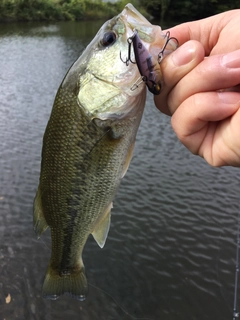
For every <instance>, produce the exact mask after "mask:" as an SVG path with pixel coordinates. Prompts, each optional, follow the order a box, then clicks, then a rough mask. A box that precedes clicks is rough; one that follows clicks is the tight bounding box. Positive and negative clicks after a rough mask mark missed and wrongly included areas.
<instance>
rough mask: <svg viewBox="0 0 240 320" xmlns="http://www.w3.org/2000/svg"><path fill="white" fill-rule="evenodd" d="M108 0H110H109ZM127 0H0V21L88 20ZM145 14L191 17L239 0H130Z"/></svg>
mask: <svg viewBox="0 0 240 320" xmlns="http://www.w3.org/2000/svg"><path fill="white" fill-rule="evenodd" d="M109 1H110V0H109ZM130 1H131V0H129V1H127V0H119V1H117V2H103V1H101V0H0V22H1V21H31V20H92V19H95V20H96V19H108V18H111V17H113V16H114V15H116V14H118V13H119V12H120V11H121V10H122V9H123V7H124V5H125V4H127V3H128V2H130ZM131 2H132V4H133V5H134V6H135V7H136V8H137V9H138V10H139V11H140V12H141V13H142V14H143V15H144V16H146V17H147V18H150V17H151V16H152V17H153V18H156V19H158V20H161V21H163V20H164V19H172V20H176V21H180V20H184V21H186V20H193V19H199V18H203V17H206V16H210V15H213V14H215V13H219V12H222V11H226V10H229V9H234V8H238V6H239V0H228V1H226V0H151V1H149V0H133V1H131Z"/></svg>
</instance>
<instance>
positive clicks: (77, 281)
mask: <svg viewBox="0 0 240 320" xmlns="http://www.w3.org/2000/svg"><path fill="white" fill-rule="evenodd" d="M87 287H88V285H87V278H86V276H85V272H84V267H83V268H82V269H80V270H77V271H75V272H73V273H71V274H67V275H62V276H61V275H59V273H58V272H57V271H55V270H54V269H53V268H52V267H51V265H49V266H48V269H47V273H46V276H45V279H44V282H43V287H42V295H43V297H44V298H47V299H52V300H56V299H57V298H58V297H59V296H60V295H63V294H67V295H69V296H71V297H72V298H75V299H78V300H80V301H83V300H85V299H86V294H87Z"/></svg>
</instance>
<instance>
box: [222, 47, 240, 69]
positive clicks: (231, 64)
mask: <svg viewBox="0 0 240 320" xmlns="http://www.w3.org/2000/svg"><path fill="white" fill-rule="evenodd" d="M222 65H223V66H225V67H227V68H240V56H239V50H238V51H233V52H230V53H227V54H225V55H224V56H223V57H222Z"/></svg>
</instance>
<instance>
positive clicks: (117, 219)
mask: <svg viewBox="0 0 240 320" xmlns="http://www.w3.org/2000/svg"><path fill="white" fill-rule="evenodd" d="M101 24H102V22H61V23H51V24H47V23H24V24H7V25H5V24H4V25H0V182H1V183H0V319H1V320H3V319H5V320H15V319H20V320H31V319H33V320H55V319H57V320H65V319H71V320H76V319H81V320H99V319H100V320H101V319H103V320H131V319H142V320H143V319H145V320H147V319H148V320H159V319H161V320H186V319H191V320H203V319H204V320H205V319H211V320H212V319H218V320H226V319H231V318H232V308H233V298H234V280H235V263H236V262H235V256H236V254H235V252H236V235H237V217H238V212H239V170H238V169H236V168H231V167H224V168H212V167H210V166H209V165H208V164H206V163H205V161H204V160H203V159H201V158H199V157H196V156H194V155H192V154H190V152H189V151H188V150H186V149H185V147H184V146H182V145H181V143H180V142H179V141H178V139H177V138H176V136H175V134H174V132H173V131H172V128H171V125H170V119H169V118H168V117H167V116H165V115H163V114H161V113H160V112H159V111H158V110H157V109H156V108H155V106H154V104H153V99H152V96H151V95H149V96H148V98H147V103H146V108H145V112H144V116H143V120H142V123H141V125H140V128H139V132H138V135H137V141H136V147H135V151H134V157H133V160H132V163H131V165H130V168H129V171H128V173H127V174H126V176H125V177H124V179H123V181H122V183H121V186H120V189H119V191H118V193H117V196H116V198H115V201H114V208H113V210H112V222H111V228H110V232H109V236H108V239H107V242H106V245H105V247H104V248H103V249H100V248H99V247H98V245H97V244H96V242H95V241H94V240H93V238H92V237H91V236H90V237H89V240H88V242H87V244H86V246H85V249H84V254H83V260H84V263H85V267H86V273H87V277H88V281H89V283H90V285H89V294H88V297H87V299H86V301H84V302H79V301H77V300H74V299H71V298H69V297H67V296H63V297H60V298H59V299H58V300H56V301H49V300H46V299H43V298H42V296H41V286H42V283H43V278H44V275H45V272H46V268H47V265H48V261H49V257H50V249H49V248H50V243H51V242H50V233H49V230H48V231H47V232H46V233H45V234H43V235H42V236H41V238H40V239H39V240H38V239H37V237H36V235H35V233H34V231H33V224H32V213H33V199H34V196H35V193H36V190H37V186H38V179H39V172H40V160H41V147H42V137H43V133H44V130H45V127H46V124H47V121H48V118H49V115H50V112H51V108H52V104H53V101H54V97H55V94H56V92H57V89H58V87H59V85H60V83H61V81H62V79H63V77H64V75H65V74H66V72H67V70H68V68H69V67H70V65H71V64H72V63H73V62H74V60H75V59H76V58H77V57H78V56H79V55H80V53H81V52H82V50H83V49H84V47H85V46H86V45H87V44H88V43H89V41H90V40H91V38H92V37H93V36H94V34H95V33H96V31H97V30H98V28H99V27H100V26H101Z"/></svg>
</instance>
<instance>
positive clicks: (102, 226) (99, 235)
mask: <svg viewBox="0 0 240 320" xmlns="http://www.w3.org/2000/svg"><path fill="white" fill-rule="evenodd" d="M111 209H112V202H111V203H110V205H109V206H108V208H107V210H106V212H105V214H104V215H103V217H102V219H101V220H100V221H99V222H98V224H97V225H96V227H95V229H94V231H93V232H92V235H93V237H94V239H95V240H96V242H97V244H98V245H99V247H100V248H103V247H104V245H105V242H106V239H107V236H108V231H109V228H110V222H111Z"/></svg>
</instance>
